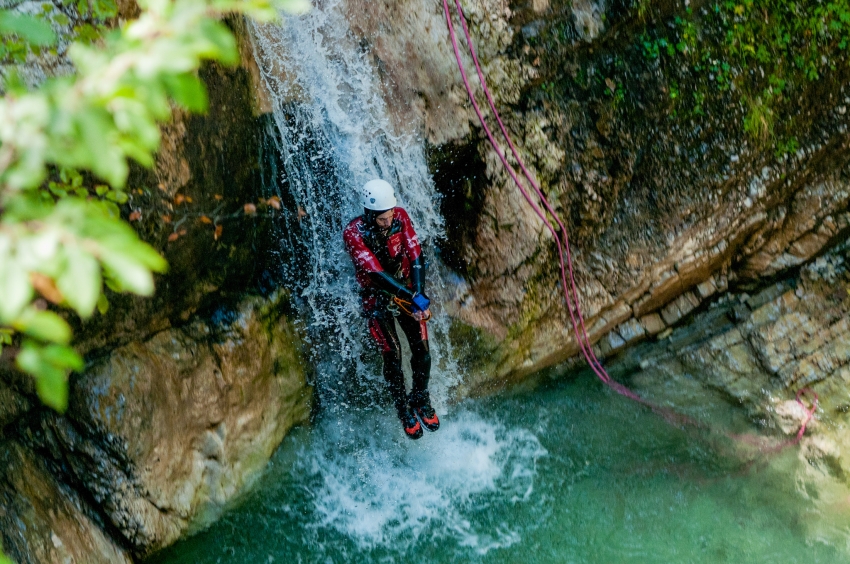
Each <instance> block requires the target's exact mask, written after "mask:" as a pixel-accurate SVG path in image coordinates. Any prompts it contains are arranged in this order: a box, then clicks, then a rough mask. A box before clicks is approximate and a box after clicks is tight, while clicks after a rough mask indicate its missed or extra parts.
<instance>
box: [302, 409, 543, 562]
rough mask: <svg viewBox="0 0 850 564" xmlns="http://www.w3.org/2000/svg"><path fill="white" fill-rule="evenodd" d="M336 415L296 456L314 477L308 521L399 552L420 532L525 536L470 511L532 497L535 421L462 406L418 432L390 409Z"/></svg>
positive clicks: (485, 548)
mask: <svg viewBox="0 0 850 564" xmlns="http://www.w3.org/2000/svg"><path fill="white" fill-rule="evenodd" d="M336 423H337V422H333V423H332V422H330V420H328V419H326V420H324V421H322V422H320V423H319V428H318V429H316V430H315V431H314V432H316V433H317V434H319V435H320V436H322V437H323V440H322V441H314V442H313V443H312V444H311V446H310V447H309V448H307V449H305V450H304V451H303V452H301V453H299V455H298V457H297V461H296V463H295V464H296V468H295V469H294V471H295V472H297V473H303V474H304V475H305V477H306V478H307V479H308V481H309V482H310V483H311V484H315V485H314V486H312V487H311V488H310V497H311V500H312V506H313V510H314V512H315V521H314V522H313V524H312V525H311V527H315V528H320V529H321V528H330V529H333V530H335V531H336V532H338V533H341V534H343V535H344V536H346V537H348V538H349V539H351V540H352V541H353V542H354V543H355V544H356V546H357V547H358V549H360V550H372V549H375V548H383V549H385V550H389V551H390V552H396V551H397V552H400V553H407V552H408V551H409V550H410V548H411V547H412V546H415V545H416V544H417V543H419V542H423V543H424V544H428V545H432V544H433V543H435V542H441V541H442V542H445V541H453V542H455V543H456V544H457V545H458V546H460V547H466V548H469V549H471V550H472V551H474V552H476V553H478V554H486V553H487V552H489V551H490V550H492V549H495V548H503V547H508V546H511V545H513V544H515V543H517V542H519V541H520V539H521V535H520V530H521V529H520V526H518V525H515V524H512V523H509V522H504V521H498V520H497V521H496V522H495V523H488V522H486V521H482V520H481V518H480V517H476V516H475V515H473V514H472V513H473V512H474V513H476V514H478V513H480V512H482V511H485V512H486V511H487V510H488V508H489V507H490V506H491V505H503V504H505V503H523V502H529V501H530V500H531V499H532V498H533V497H535V496H533V494H534V481H535V478H536V476H537V463H538V460H539V459H540V458H541V457H543V456H546V454H547V452H546V450H545V449H544V448H543V447H542V446H541V444H540V442H539V441H538V439H537V437H535V436H534V435H533V434H532V433H531V432H530V431H527V430H524V429H507V428H505V427H504V426H503V425H501V424H499V423H494V422H491V421H487V420H486V419H484V418H483V417H482V416H481V415H479V414H477V413H474V412H471V411H468V410H464V409H462V408H461V409H459V410H458V411H457V412H456V413H455V414H454V415H453V416H452V417H451V418H447V419H446V420H444V423H443V428H442V429H440V430H439V431H438V432H436V433H433V434H431V433H428V434H426V436H425V437H423V438H422V439H420V440H418V441H415V442H414V441H410V440H409V439H407V438H406V437H403V436H402V435H401V433H400V432H399V431H398V429H396V426H397V422H396V421H395V420H394V419H393V418H391V417H387V416H384V415H378V414H374V413H372V414H367V415H365V416H364V415H362V414H361V415H360V416H358V417H357V418H356V420H355V418H353V417H352V420H351V421H350V422H344V423H342V424H339V425H338V424H336ZM352 429H356V431H355V432H354V433H352V432H351V430H352ZM366 429H368V431H367V432H364V431H365V430H366ZM310 478H312V479H310ZM524 527H527V525H524Z"/></svg>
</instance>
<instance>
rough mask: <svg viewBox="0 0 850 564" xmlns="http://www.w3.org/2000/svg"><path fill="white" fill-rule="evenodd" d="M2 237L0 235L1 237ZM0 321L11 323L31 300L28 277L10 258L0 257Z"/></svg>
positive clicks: (30, 286) (31, 293)
mask: <svg viewBox="0 0 850 564" xmlns="http://www.w3.org/2000/svg"><path fill="white" fill-rule="evenodd" d="M2 236H3V235H0V237H2ZM0 296H2V299H0V321H3V322H5V323H11V322H12V320H14V319H15V318H17V317H18V316H19V315H20V314H21V311H23V309H24V307H25V306H26V305H27V304H28V303H29V302H30V300H32V297H33V290H32V284H31V283H30V279H29V276H28V275H27V273H26V271H25V270H23V269H22V268H21V267H20V265H18V264H16V263H15V262H14V261H12V260H11V257H3V256H2V255H0Z"/></svg>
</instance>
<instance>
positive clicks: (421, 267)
mask: <svg viewBox="0 0 850 564" xmlns="http://www.w3.org/2000/svg"><path fill="white" fill-rule="evenodd" d="M396 210H397V211H396V213H397V216H398V219H399V221H400V222H401V225H402V234H403V235H404V245H405V252H406V253H407V258H408V260H410V283H411V284H410V285H411V286H412V287H413V292H412V298H411V301H412V302H413V306H414V310H415V314H414V317H416V316H422V317H423V318H424V319H426V320H427V319H428V318H429V317H430V316H431V313H430V311H429V308H430V304H431V300H429V299H428V296H426V295H425V257H423V256H422V248H421V247H420V246H419V237H417V235H416V231H415V230H414V229H413V222H412V221H410V216H409V215H407V212H406V211H404V210H403V209H401V208H396ZM416 310H418V311H416Z"/></svg>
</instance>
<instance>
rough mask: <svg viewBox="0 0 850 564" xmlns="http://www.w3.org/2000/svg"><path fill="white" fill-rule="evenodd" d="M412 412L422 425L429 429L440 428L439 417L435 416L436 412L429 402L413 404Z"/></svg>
mask: <svg viewBox="0 0 850 564" xmlns="http://www.w3.org/2000/svg"><path fill="white" fill-rule="evenodd" d="M413 412H414V413H415V414H416V417H418V418H419V420H420V421H422V426H423V427H425V428H426V429H428V430H429V431H436V430H437V429H439V428H440V418H439V417H437V412H436V411H434V408H433V407H431V404H430V403H429V402H425V403H423V404H422V405H417V406H415V407H414V408H413Z"/></svg>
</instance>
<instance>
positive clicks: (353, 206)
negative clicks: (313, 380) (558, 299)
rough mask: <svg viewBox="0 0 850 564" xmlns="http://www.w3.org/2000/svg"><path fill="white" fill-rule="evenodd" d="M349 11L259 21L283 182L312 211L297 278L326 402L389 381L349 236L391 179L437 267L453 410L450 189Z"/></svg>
mask: <svg viewBox="0 0 850 564" xmlns="http://www.w3.org/2000/svg"><path fill="white" fill-rule="evenodd" d="M343 8H344V4H343V0H327V1H325V2H318V3H317V5H316V6H315V7H314V8H313V10H312V11H311V12H310V13H308V14H306V15H302V16H291V15H283V20H284V21H283V23H282V24H281V25H280V26H273V25H255V26H253V27H252V38H253V43H254V54H255V58H256V60H257V64H258V67H259V69H260V71H261V74H262V79H263V81H264V83H265V86H266V88H267V90H268V91H269V92H270V93H271V98H272V102H273V106H274V107H273V110H274V111H273V115H274V123H275V126H276V129H277V135H276V136H275V137H276V139H277V144H278V146H277V150H278V151H279V153H280V156H281V160H282V163H283V166H284V169H285V170H284V171H283V174H282V178H280V179H278V180H279V181H280V182H281V183H285V185H286V190H287V191H288V193H289V194H291V195H292V197H294V199H295V201H296V203H297V204H298V206H300V207H301V208H302V209H303V211H304V212H306V216H305V218H304V222H303V224H302V228H301V233H300V240H301V241H302V243H303V244H304V245H305V247H306V249H307V254H308V257H307V258H306V259H305V260H303V261H300V262H299V264H293V265H290V266H289V271H290V273H291V276H290V278H291V280H292V281H291V282H290V283H288V285H289V286H291V287H292V286H295V287H296V288H298V289H299V292H300V297H301V298H302V299H303V300H304V302H305V304H306V306H305V307H304V308H303V309H304V310H305V313H306V314H307V315H308V316H309V318H310V324H309V327H308V330H309V333H310V338H311V339H312V342H313V364H314V365H315V366H316V369H317V373H318V382H317V384H318V385H317V388H318V393H319V398H320V401H321V402H322V403H323V404H324V405H325V406H326V407H330V408H332V409H336V407H337V406H338V405H339V404H340V403H341V401H344V400H346V399H347V400H349V401H351V399H352V395H354V396H358V395H359V396H363V395H364V390H365V391H368V390H373V391H374V390H381V389H383V386H384V384H383V378H382V377H381V375H380V369H379V368H377V367H376V363H374V362H371V363H366V364H365V365H364V363H363V360H362V359H363V358H364V345H366V340H365V339H364V335H365V333H366V330H365V320H364V319H362V318H361V317H360V313H359V300H358V297H357V295H356V287H355V283H354V281H353V267H352V265H351V261H350V259H349V257H348V256H347V255H346V253H345V251H344V250H343V245H342V237H341V233H342V230H343V228H344V227H345V225H346V224H347V223H348V221H350V220H351V219H352V218H354V217H355V216H357V215H359V214H361V213H362V207H361V204H360V201H359V188H360V187H361V186H362V185H363V183H364V182H365V181H367V180H369V179H371V178H375V177H381V178H384V179H386V180H388V181H389V182H390V183H392V184H393V185H394V186H395V187H396V189H397V195H398V200H399V203H400V205H401V206H402V207H404V208H405V209H406V210H407V211H408V212H409V213H410V215H411V217H412V219H413V222H414V225H415V227H416V230H417V233H418V235H419V238H420V240H421V241H423V250H424V252H425V253H426V259H427V260H429V261H430V263H431V268H430V271H429V273H428V287H427V288H428V293H429V294H430V295H431V297H432V298H434V300H433V303H434V307H433V308H432V309H433V313H434V320H433V321H432V322H430V323H429V331H430V341H431V349H432V353H431V356H432V359H433V366H434V369H433V370H432V377H431V392H432V399H433V402H434V404H435V407H436V408H437V409H438V410H439V411H441V412H445V410H446V409H447V407H448V402H447V399H448V397H449V395H450V389H451V388H452V387H453V386H455V385H457V384H458V383H459V381H460V378H461V375H460V373H459V369H458V367H457V365H456V363H455V361H454V360H453V357H452V354H451V350H450V346H451V345H450V342H449V339H448V325H449V321H448V320H447V319H446V318H445V316H443V315H441V306H440V304H441V302H444V301H445V299H447V298H446V294H449V293H451V292H452V291H453V288H454V286H455V285H453V284H446V283H445V282H444V281H443V278H442V277H441V276H440V273H439V268H437V260H436V256H435V252H434V241H435V239H436V238H438V237H440V236H442V234H443V220H442V217H441V216H440V214H439V206H438V202H439V196H438V194H437V193H436V191H435V189H434V185H433V182H432V179H431V177H430V175H429V172H428V167H427V163H426V160H425V155H424V151H423V144H422V142H421V140H420V139H417V138H416V137H415V135H413V134H412V133H411V132H410V131H397V130H396V127H395V126H394V125H393V123H392V122H391V120H390V119H389V117H388V113H387V111H386V107H385V103H384V100H383V97H382V96H381V86H380V82H379V80H378V79H377V71H376V69H375V68H374V64H373V61H372V57H371V55H370V53H369V51H368V48H367V47H364V44H363V42H362V41H361V39H360V38H358V37H356V36H355V35H354V34H353V33H352V32H351V30H350V28H349V26H348V22H347V21H346V18H345V16H344V10H343ZM282 239H284V237H282ZM366 346H369V345H366ZM365 356H366V357H368V355H365ZM352 382H353V383H354V390H353V391H352V388H351V386H352ZM355 400H356V398H355ZM361 403H362V402H361Z"/></svg>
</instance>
